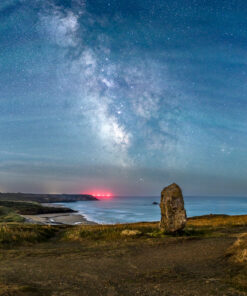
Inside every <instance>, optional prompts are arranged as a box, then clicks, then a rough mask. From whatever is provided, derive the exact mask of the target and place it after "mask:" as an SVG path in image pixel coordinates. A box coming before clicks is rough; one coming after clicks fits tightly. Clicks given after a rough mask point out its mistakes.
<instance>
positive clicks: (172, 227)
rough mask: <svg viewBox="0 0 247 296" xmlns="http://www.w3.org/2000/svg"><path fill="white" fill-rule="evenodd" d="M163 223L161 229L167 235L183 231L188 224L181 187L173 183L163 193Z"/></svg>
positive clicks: (161, 206) (161, 207)
mask: <svg viewBox="0 0 247 296" xmlns="http://www.w3.org/2000/svg"><path fill="white" fill-rule="evenodd" d="M160 209H161V221H160V228H161V229H162V230H164V231H165V232H167V233H173V232H176V231H179V230H182V229H183V228H184V227H185V224H186V220H187V217H186V211H185V208H184V199H183V194H182V190H181V189H180V187H179V186H178V185H177V184H175V183H173V184H171V185H169V186H167V187H165V188H164V189H163V190H162V192H161V200H160Z"/></svg>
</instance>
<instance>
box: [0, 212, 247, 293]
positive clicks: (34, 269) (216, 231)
mask: <svg viewBox="0 0 247 296" xmlns="http://www.w3.org/2000/svg"><path fill="white" fill-rule="evenodd" d="M244 233H247V216H235V217H234V216H233V217H229V216H208V217H202V218H194V219H190V220H189V222H188V225H187V227H186V229H185V231H184V232H183V233H180V234H177V235H176V236H169V235H164V234H162V233H161V232H160V231H159V228H158V223H138V224H128V225H127V224H126V225H115V226H113V225H112V226H100V225H92V226H42V225H26V224H22V223H18V224H10V223H8V224H6V223H3V224H1V226H0V246H1V248H0V295H1V296H3V295H4V296H7V295H8V296H10V295H13V296H21V295H30V296H35V295H44V296H49V295H53V296H55V295H57V296H58V295H59V296H63V295H64V296H65V295H73V296H74V295H75V296H84V295H92V296H97V295H106V296H115V295H167V296H168V295H171V296H173V295H174V296H175V295H191V296H192V295H198V296H199V295H200V296H201V295H205V296H206V295H228V296H230V295H232V296H236V295H247V261H246V260H247V243H246V242H247V236H246V235H245V234H244Z"/></svg>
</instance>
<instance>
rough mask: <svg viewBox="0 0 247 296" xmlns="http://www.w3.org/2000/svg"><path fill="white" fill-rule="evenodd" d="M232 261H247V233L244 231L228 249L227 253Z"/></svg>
mask: <svg viewBox="0 0 247 296" xmlns="http://www.w3.org/2000/svg"><path fill="white" fill-rule="evenodd" d="M226 254H227V255H228V256H229V257H230V260H231V261H232V262H235V263H246V262H247V233H242V234H240V235H239V236H238V239H237V240H236V241H235V243H234V244H233V245H232V246H231V247H230V248H229V249H228V250H227V253H226Z"/></svg>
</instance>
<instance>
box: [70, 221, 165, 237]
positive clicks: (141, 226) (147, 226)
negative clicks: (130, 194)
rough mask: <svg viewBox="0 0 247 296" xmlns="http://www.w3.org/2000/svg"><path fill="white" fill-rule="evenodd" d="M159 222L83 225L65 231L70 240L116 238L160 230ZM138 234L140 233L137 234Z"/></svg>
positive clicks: (142, 234)
mask: <svg viewBox="0 0 247 296" xmlns="http://www.w3.org/2000/svg"><path fill="white" fill-rule="evenodd" d="M158 225H159V224H158V223H156V222H153V223H149V222H143V223H131V224H114V225H81V226H76V227H72V228H70V229H68V230H67V231H66V232H65V235H64V237H65V239H69V240H81V239H92V240H99V239H102V240H114V239H121V238H125V237H126V236H128V235H124V234H126V233H135V235H129V236H130V237H137V236H144V235H148V234H149V233H153V232H155V231H156V232H157V231H158V232H159V227H158ZM137 234H138V235H137Z"/></svg>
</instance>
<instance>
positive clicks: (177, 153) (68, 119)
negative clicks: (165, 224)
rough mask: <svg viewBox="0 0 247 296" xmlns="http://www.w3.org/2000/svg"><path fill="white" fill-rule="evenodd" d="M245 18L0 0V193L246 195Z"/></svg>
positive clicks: (222, 12) (212, 9) (180, 5)
mask: <svg viewBox="0 0 247 296" xmlns="http://www.w3.org/2000/svg"><path fill="white" fill-rule="evenodd" d="M246 13H247V4H246V2H245V1H241V0H239V1H233V0H228V1H222V0H221V1H202V0H201V1H199V0H194V1H191V0H190V1H182V2H181V1H176V0H173V1H171V0H167V1H159V0H158V1H155V2H154V1H148V0H144V1H143V0H142V1H139V0H137V1H126V0H125V1H124V0H118V1H102V0H101V1H99V0H93V1H88V0H87V1H86V0H68V1H55V0H46V1H41V0H35V1H28V0H19V1H17V0H13V1H12V0H8V1H6V0H4V1H1V4H0V191H24V192H68V193H69V192H71V193H72V192H73V193H74V192H92V191H93V190H95V189H97V190H103V191H110V192H112V193H114V194H135V195H142V194H145V195H148V194H159V192H160V191H161V189H162V188H163V187H164V186H166V185H167V184H169V183H171V182H177V183H178V184H180V186H181V187H182V188H183V189H184V192H185V193H186V194H203V195H204V194H223V195H225V194H227V195H232V194H236V195H246V191H247V183H246V174H247V157H246V152H247V151H246V150H247V133H246V128H247V116H246V107H247V99H246V88H247V84H246V75H247V67H246V64H247V53H246V44H247V37H246V36H247V19H246Z"/></svg>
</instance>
